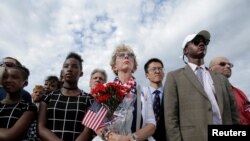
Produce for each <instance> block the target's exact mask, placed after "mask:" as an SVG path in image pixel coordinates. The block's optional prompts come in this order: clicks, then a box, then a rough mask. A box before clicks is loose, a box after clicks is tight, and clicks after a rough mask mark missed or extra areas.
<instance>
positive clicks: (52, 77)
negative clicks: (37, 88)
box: [45, 75, 60, 89]
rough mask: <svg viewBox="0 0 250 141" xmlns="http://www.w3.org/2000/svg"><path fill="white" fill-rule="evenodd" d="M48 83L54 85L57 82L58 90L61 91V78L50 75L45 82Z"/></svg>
mask: <svg viewBox="0 0 250 141" xmlns="http://www.w3.org/2000/svg"><path fill="white" fill-rule="evenodd" d="M46 81H49V82H51V83H54V82H56V83H57V88H58V89H59V88H60V81H59V78H58V77H57V76H55V75H49V76H47V78H46V79H45V82H46Z"/></svg>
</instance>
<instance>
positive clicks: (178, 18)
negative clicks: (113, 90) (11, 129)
mask: <svg viewBox="0 0 250 141" xmlns="http://www.w3.org/2000/svg"><path fill="white" fill-rule="evenodd" d="M249 9H250V1H249V0H237V1H229V0H126V1H124V0H39V1H37V0H3V1H1V3H0V57H1V58H4V57H6V56H12V57H14V58H17V59H18V60H20V61H21V63H22V64H23V65H25V66H26V67H28V68H29V70H30V72H31V74H30V77H29V85H28V86H27V87H26V88H25V89H26V90H28V91H29V92H32V89H33V88H34V86H35V85H37V84H44V80H45V78H46V77H47V76H49V75H57V76H59V73H60V70H61V68H62V64H63V62H64V60H65V58H66V56H67V55H68V53H69V52H76V53H78V54H80V55H81V56H82V58H83V59H84V63H83V72H84V75H83V76H82V77H81V78H80V80H79V87H80V88H81V89H83V90H85V91H86V92H88V91H89V79H90V73H91V71H92V70H93V69H95V68H101V69H105V70H106V71H107V74H108V81H112V80H113V79H114V77H115V75H114V74H113V72H112V70H111V67H110V65H109V63H110V60H111V54H112V52H113V51H114V49H115V48H116V46H117V45H119V44H127V45H129V46H131V47H132V49H133V50H134V52H135V54H136V58H137V61H138V64H139V65H138V69H137V70H136V72H135V73H134V76H135V77H136V79H137V81H138V82H139V83H140V85H142V86H145V85H148V84H149V82H148V80H147V79H146V78H145V74H144V70H143V66H144V64H145V63H146V61H147V60H148V59H150V58H152V57H157V58H159V59H161V60H162V61H163V63H164V68H165V74H167V73H168V72H169V71H173V70H175V69H178V68H180V67H183V66H184V65H185V64H184V63H183V61H182V59H180V55H182V42H183V40H184V38H185V37H186V36H187V35H189V34H192V33H197V32H199V31H201V30H207V31H209V32H210V34H211V39H210V44H209V45H208V51H207V55H206V57H205V65H206V66H208V64H209V62H210V60H211V59H212V58H214V57H218V56H225V57H227V58H228V59H229V60H230V61H231V62H232V63H233V64H234V68H233V72H232V73H233V74H232V77H231V78H230V79H229V80H230V82H231V83H232V84H233V85H234V86H236V87H238V88H240V89H241V90H242V91H244V92H245V93H246V94H247V96H248V98H249V99H250V86H249V84H250V76H249V74H250V65H249V60H250V51H249V49H250V46H249V45H250V38H249V33H250V18H249V13H250V10H249Z"/></svg>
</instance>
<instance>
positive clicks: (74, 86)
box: [62, 83, 78, 90]
mask: <svg viewBox="0 0 250 141" xmlns="http://www.w3.org/2000/svg"><path fill="white" fill-rule="evenodd" d="M62 88H63V89H66V90H77V89H78V86H77V83H64V84H63V86H62Z"/></svg>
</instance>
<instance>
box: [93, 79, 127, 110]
mask: <svg viewBox="0 0 250 141" xmlns="http://www.w3.org/2000/svg"><path fill="white" fill-rule="evenodd" d="M128 93H129V89H128V88H127V87H125V86H123V85H119V84H117V83H115V82H109V83H106V84H99V85H97V86H96V87H95V88H94V89H92V90H91V95H92V96H93V97H94V98H95V100H96V101H97V102H98V103H100V104H103V105H105V106H106V107H107V108H108V109H109V111H110V113H111V114H113V112H114V111H115V110H116V108H117V107H118V105H119V104H120V103H121V102H122V100H123V98H124V96H125V95H127V94H128Z"/></svg>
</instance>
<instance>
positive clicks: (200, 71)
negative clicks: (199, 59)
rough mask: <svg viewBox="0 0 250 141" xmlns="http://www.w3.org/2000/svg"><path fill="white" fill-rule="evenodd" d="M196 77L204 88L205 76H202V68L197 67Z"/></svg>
mask: <svg viewBox="0 0 250 141" xmlns="http://www.w3.org/2000/svg"><path fill="white" fill-rule="evenodd" d="M196 76H197V78H198V79H199V81H200V83H201V85H202V86H203V87H204V84H203V75H202V67H197V68H196Z"/></svg>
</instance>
